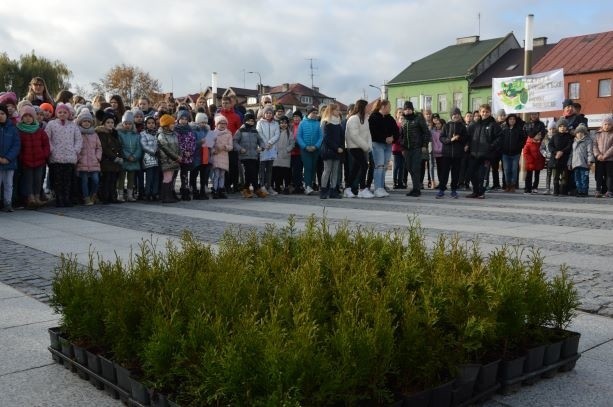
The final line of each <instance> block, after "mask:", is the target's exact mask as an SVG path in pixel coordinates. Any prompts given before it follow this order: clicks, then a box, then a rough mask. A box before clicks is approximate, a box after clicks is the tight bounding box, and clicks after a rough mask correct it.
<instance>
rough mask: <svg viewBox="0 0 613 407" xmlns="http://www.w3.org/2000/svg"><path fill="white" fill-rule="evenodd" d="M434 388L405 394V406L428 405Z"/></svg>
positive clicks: (418, 406)
mask: <svg viewBox="0 0 613 407" xmlns="http://www.w3.org/2000/svg"><path fill="white" fill-rule="evenodd" d="M431 395H432V389H427V390H423V391H420V392H418V393H413V394H405V395H404V404H403V406H404V407H428V405H429V404H430V396H431Z"/></svg>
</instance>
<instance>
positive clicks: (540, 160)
mask: <svg viewBox="0 0 613 407" xmlns="http://www.w3.org/2000/svg"><path fill="white" fill-rule="evenodd" d="M541 142H542V136H541V133H537V134H536V135H530V136H529V137H528V139H527V140H526V144H525V145H524V148H523V151H522V154H523V155H524V167H525V168H526V178H525V180H524V194H538V186H539V177H540V174H541V170H542V169H543V168H545V157H543V154H541Z"/></svg>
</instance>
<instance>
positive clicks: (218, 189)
mask: <svg viewBox="0 0 613 407" xmlns="http://www.w3.org/2000/svg"><path fill="white" fill-rule="evenodd" d="M212 136H213V138H214V140H215V144H214V145H213V188H214V189H215V192H214V193H213V199H220V198H221V199H226V198H227V196H226V193H225V177H226V172H227V171H228V169H229V168H230V157H229V155H228V151H232V146H233V144H234V142H233V140H232V133H231V132H230V130H228V119H226V118H225V117H224V116H222V115H217V116H215V130H213V135H212Z"/></svg>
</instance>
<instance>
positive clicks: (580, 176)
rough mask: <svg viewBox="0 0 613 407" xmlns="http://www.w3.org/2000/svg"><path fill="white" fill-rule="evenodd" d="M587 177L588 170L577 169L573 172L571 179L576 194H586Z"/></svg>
mask: <svg viewBox="0 0 613 407" xmlns="http://www.w3.org/2000/svg"><path fill="white" fill-rule="evenodd" d="M589 176H590V170H589V169H588V168H583V167H577V168H575V169H574V170H573V178H574V179H575V186H576V187H577V192H580V193H582V194H587V189H588V185H589V182H590V179H589Z"/></svg>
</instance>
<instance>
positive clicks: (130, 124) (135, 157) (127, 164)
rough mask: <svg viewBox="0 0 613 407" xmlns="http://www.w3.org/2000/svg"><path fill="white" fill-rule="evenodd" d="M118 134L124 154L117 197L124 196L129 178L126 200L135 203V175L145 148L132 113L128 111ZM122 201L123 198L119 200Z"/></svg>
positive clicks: (124, 115)
mask: <svg viewBox="0 0 613 407" xmlns="http://www.w3.org/2000/svg"><path fill="white" fill-rule="evenodd" d="M117 133H118V134H119V140H120V141H121V150H122V152H123V171H124V172H123V173H122V174H125V176H123V175H122V174H120V175H119V179H118V180H117V195H118V196H122V195H123V187H124V181H125V178H126V177H127V178H128V184H127V193H126V200H127V201H128V202H134V201H136V199H135V198H134V185H135V175H136V173H137V172H138V171H140V161H141V159H142V158H143V147H142V145H141V144H140V134H138V132H137V131H136V126H134V114H133V113H132V112H131V111H129V110H128V111H126V112H125V113H124V114H123V116H122V118H121V123H120V124H119V125H117ZM118 200H120V201H121V198H118Z"/></svg>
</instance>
